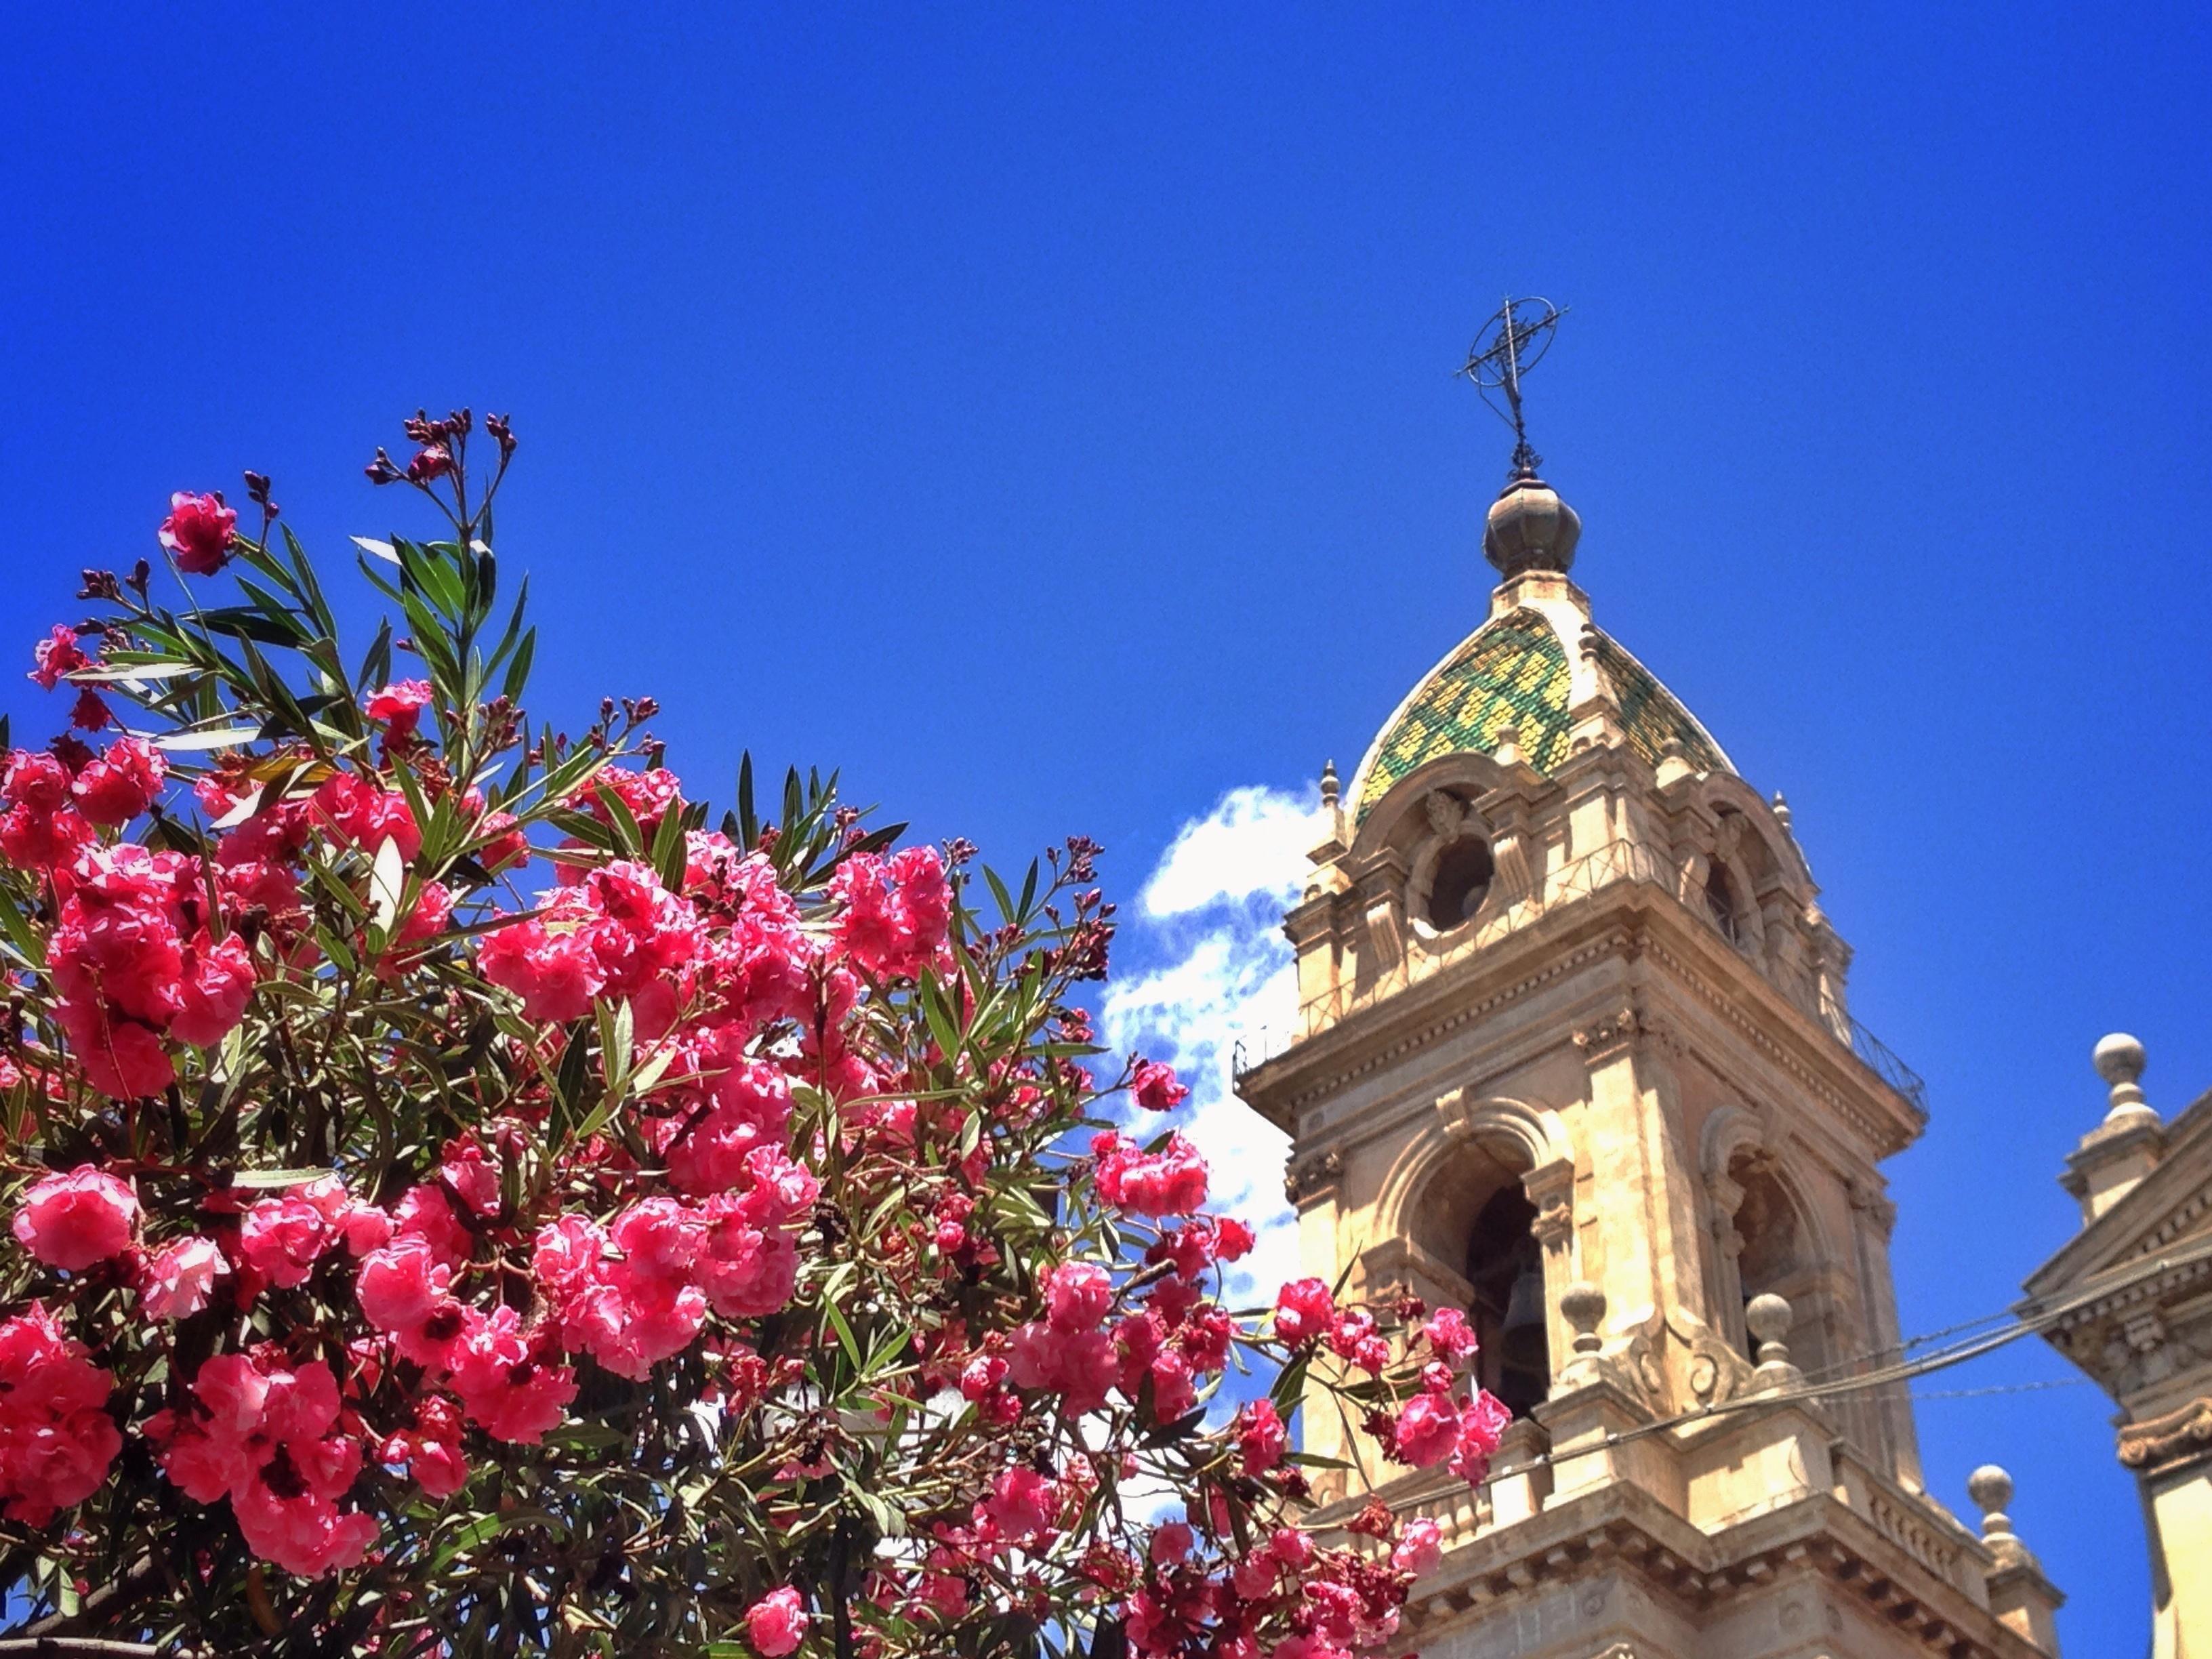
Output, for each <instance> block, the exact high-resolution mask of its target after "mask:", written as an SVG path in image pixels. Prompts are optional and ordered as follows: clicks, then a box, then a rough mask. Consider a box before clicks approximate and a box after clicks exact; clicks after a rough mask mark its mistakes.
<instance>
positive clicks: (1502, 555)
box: [1482, 472, 1583, 581]
mask: <svg viewBox="0 0 2212 1659" xmlns="http://www.w3.org/2000/svg"><path fill="white" fill-rule="evenodd" d="M1582 533H1583V521H1582V520H1581V518H1580V517H1579V516H1578V515H1577V513H1576V512H1575V510H1574V508H1572V507H1569V506H1568V505H1567V504H1566V503H1565V501H1561V500H1560V499H1559V492H1558V491H1557V490H1555V489H1553V488H1552V486H1551V485H1549V484H1547V483H1545V482H1544V481H1543V480H1542V479H1541V478H1539V477H1536V476H1535V475H1534V473H1533V472H1531V473H1529V474H1528V476H1527V477H1516V478H1515V479H1514V480H1513V482H1512V483H1509V484H1507V485H1506V486H1505V490H1504V494H1503V495H1499V496H1498V499H1497V500H1496V501H1492V503H1491V504H1490V517H1489V520H1488V521H1487V523H1486V525H1485V526H1484V527H1483V532H1482V554H1483V556H1484V557H1485V558H1486V559H1488V560H1489V561H1490V562H1491V563H1492V564H1494V565H1496V566H1497V567H1498V574H1501V575H1503V576H1504V578H1505V579H1506V580H1508V581H1510V580H1512V579H1513V578H1514V577H1516V576H1519V575H1522V574H1526V573H1527V572H1528V571H1531V570H1556V571H1559V572H1561V573H1563V574H1564V573H1565V571H1566V569H1567V568H1569V567H1570V566H1571V565H1572V564H1573V563H1574V562H1575V544H1576V543H1577V542H1578V541H1580V540H1581V539H1582Z"/></svg>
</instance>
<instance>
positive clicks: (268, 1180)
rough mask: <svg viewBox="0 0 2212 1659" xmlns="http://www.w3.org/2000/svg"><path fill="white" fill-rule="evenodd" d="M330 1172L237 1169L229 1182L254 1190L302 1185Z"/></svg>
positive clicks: (319, 1178) (330, 1172) (235, 1185)
mask: <svg viewBox="0 0 2212 1659" xmlns="http://www.w3.org/2000/svg"><path fill="white" fill-rule="evenodd" d="M332 1173H334V1172H333V1171H331V1170H234V1171H233V1172H232V1174H231V1177H230V1184H231V1185H232V1186H234V1187H249V1188H253V1189H254V1190H256V1191H260V1190H263V1189H265V1188H271V1187H304V1186H306V1185H307V1183H308V1182H311V1181H320V1180H321V1179H322V1178H323V1177H324V1176H326V1175H330V1174H332Z"/></svg>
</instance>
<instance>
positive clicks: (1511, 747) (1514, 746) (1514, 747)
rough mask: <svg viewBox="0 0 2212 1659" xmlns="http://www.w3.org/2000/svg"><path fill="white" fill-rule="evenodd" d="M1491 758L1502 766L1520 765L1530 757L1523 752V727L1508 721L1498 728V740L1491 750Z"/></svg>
mask: <svg viewBox="0 0 2212 1659" xmlns="http://www.w3.org/2000/svg"><path fill="white" fill-rule="evenodd" d="M1490 757H1491V759H1492V760H1494V761H1496V762H1497V763H1498V764H1499V765H1500V766H1518V765H1520V764H1521V763H1522V762H1523V761H1525V760H1527V759H1528V757H1527V756H1526V755H1523V754H1522V752H1521V728H1520V727H1519V726H1515V725H1513V724H1512V723H1511V722H1510V721H1509V722H1507V723H1506V724H1505V725H1504V726H1499V727H1498V742H1497V744H1496V746H1494V747H1493V748H1492V750H1491V751H1490Z"/></svg>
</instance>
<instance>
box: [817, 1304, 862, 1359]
mask: <svg viewBox="0 0 2212 1659" xmlns="http://www.w3.org/2000/svg"><path fill="white" fill-rule="evenodd" d="M822 1311H823V1313H825V1314H827V1315H828V1316H829V1322H830V1324H832V1325H833V1326H835V1327H836V1330H837V1346H839V1347H841V1348H842V1349H844V1351H845V1358H848V1359H849V1360H851V1361H852V1362H853V1370H854V1372H855V1373H858V1372H859V1370H860V1367H861V1360H860V1344H859V1343H858V1342H857V1341H855V1340H854V1338H853V1328H852V1327H851V1326H850V1325H848V1324H847V1323H846V1322H845V1316H844V1315H843V1314H842V1313H841V1312H839V1311H838V1308H837V1304H836V1303H835V1302H830V1301H826V1300H825V1301H824V1302H823V1304H822Z"/></svg>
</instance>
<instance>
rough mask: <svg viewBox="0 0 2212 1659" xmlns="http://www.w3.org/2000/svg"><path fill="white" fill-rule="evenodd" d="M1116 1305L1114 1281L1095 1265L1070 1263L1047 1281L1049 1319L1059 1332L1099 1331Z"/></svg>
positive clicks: (1081, 1262) (1047, 1313)
mask: <svg viewBox="0 0 2212 1659" xmlns="http://www.w3.org/2000/svg"><path fill="white" fill-rule="evenodd" d="M1113 1305H1114V1280H1113V1277H1112V1275H1110V1274H1109V1273H1107V1271H1106V1270H1105V1268H1103V1267H1100V1266H1098V1265H1097V1263H1096V1262H1092V1261H1070V1262H1067V1263H1066V1264H1065V1265H1064V1266H1061V1267H1054V1269H1052V1271H1051V1273H1049V1274H1048V1275H1047V1277H1046V1279H1045V1309H1046V1314H1045V1317H1046V1319H1047V1320H1048V1322H1050V1324H1051V1325H1052V1328H1054V1330H1057V1331H1095V1330H1097V1328H1099V1326H1101V1325H1102V1324H1103V1323H1104V1322H1105V1321H1106V1315H1107V1313H1108V1311H1109V1310H1110V1309H1111V1308H1112V1307H1113Z"/></svg>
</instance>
